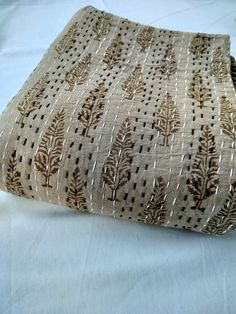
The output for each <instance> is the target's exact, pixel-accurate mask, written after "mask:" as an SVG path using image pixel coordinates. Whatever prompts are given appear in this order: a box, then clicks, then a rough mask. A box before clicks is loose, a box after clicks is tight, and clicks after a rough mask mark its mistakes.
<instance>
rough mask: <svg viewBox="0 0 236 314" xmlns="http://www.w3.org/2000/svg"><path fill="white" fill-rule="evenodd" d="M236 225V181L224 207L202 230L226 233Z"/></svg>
mask: <svg viewBox="0 0 236 314" xmlns="http://www.w3.org/2000/svg"><path fill="white" fill-rule="evenodd" d="M235 225H236V181H235V182H234V183H233V184H232V186H231V190H230V191H229V193H228V197H227V198H226V200H225V203H224V206H223V208H222V209H221V210H220V211H219V212H218V213H217V214H215V215H214V216H213V217H211V219H210V220H209V221H208V223H207V225H206V227H205V228H204V229H203V230H202V231H203V232H206V233H214V234H224V233H225V232H226V231H227V230H229V229H232V228H233V227H234V226H235Z"/></svg>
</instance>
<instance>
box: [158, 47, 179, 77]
mask: <svg viewBox="0 0 236 314" xmlns="http://www.w3.org/2000/svg"><path fill="white" fill-rule="evenodd" d="M159 69H160V72H161V74H163V78H164V79H165V80H169V79H170V76H171V75H173V74H174V73H176V70H177V63H176V58H175V53H174V48H173V46H172V45H169V47H168V48H167V49H166V52H165V55H164V56H163V58H162V60H161V61H160V66H159Z"/></svg>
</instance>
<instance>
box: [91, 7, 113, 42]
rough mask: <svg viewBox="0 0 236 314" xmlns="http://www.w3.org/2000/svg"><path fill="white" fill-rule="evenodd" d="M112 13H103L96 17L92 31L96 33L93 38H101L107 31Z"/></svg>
mask: <svg viewBox="0 0 236 314" xmlns="http://www.w3.org/2000/svg"><path fill="white" fill-rule="evenodd" d="M111 21H112V15H111V14H109V13H104V14H102V15H101V16H99V17H98V20H97V22H96V24H95V25H94V26H93V31H94V33H95V34H96V36H95V39H96V40H99V41H100V40H101V37H103V36H105V35H106V34H108V33H109V31H110V28H111Z"/></svg>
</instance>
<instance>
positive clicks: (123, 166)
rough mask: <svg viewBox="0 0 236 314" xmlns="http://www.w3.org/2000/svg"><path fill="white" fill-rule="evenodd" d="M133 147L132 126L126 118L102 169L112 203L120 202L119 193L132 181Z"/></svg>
mask: <svg viewBox="0 0 236 314" xmlns="http://www.w3.org/2000/svg"><path fill="white" fill-rule="evenodd" d="M132 147H133V143H132V136H131V124H130V120H129V118H126V119H125V121H124V122H123V124H122V125H121V127H120V129H119V131H118V133H117V136H116V139H115V142H114V143H113V145H112V148H111V151H110V154H109V156H108V157H107V159H106V161H105V163H104V165H103V169H102V179H103V181H104V182H105V184H107V185H108V187H109V188H110V189H111V197H110V198H108V199H109V200H111V201H114V200H116V201H118V199H117V191H118V190H119V189H120V188H121V187H123V186H124V185H125V184H126V183H127V182H128V181H129V179H130V173H131V160H132V155H131V153H132Z"/></svg>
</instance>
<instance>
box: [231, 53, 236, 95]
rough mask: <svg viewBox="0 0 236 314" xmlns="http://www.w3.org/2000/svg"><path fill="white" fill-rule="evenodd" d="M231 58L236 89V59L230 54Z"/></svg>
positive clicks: (232, 75)
mask: <svg viewBox="0 0 236 314" xmlns="http://www.w3.org/2000/svg"><path fill="white" fill-rule="evenodd" d="M230 60H231V66H230V71H231V78H232V81H233V84H234V88H235V89H236V60H235V58H234V57H232V56H230Z"/></svg>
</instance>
